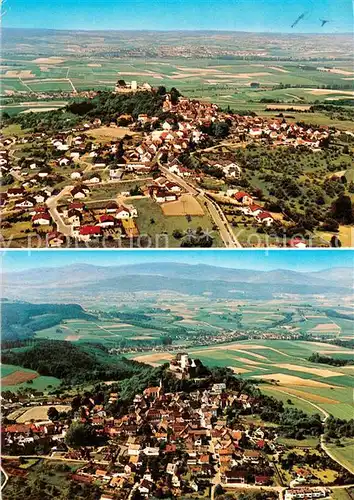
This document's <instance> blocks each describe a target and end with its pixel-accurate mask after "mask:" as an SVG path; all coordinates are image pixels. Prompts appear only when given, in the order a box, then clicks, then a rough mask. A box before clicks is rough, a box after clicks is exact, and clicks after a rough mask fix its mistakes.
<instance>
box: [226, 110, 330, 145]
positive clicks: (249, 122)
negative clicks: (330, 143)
mask: <svg viewBox="0 0 354 500" xmlns="http://www.w3.org/2000/svg"><path fill="white" fill-rule="evenodd" d="M231 121H232V128H231V135H230V138H233V139H235V140H236V141H237V140H238V141H245V142H246V141H247V142H250V141H251V142H260V143H265V144H271V145H273V146H274V147H277V146H292V147H298V146H305V147H307V148H310V149H312V150H320V149H321V143H322V141H324V140H327V139H328V137H329V135H330V132H329V128H328V127H326V126H322V127H317V128H314V127H310V126H308V127H307V126H303V125H297V124H296V123H289V122H287V121H286V120H285V118H268V117H261V116H254V117H253V116H239V115H233V116H232V117H231Z"/></svg>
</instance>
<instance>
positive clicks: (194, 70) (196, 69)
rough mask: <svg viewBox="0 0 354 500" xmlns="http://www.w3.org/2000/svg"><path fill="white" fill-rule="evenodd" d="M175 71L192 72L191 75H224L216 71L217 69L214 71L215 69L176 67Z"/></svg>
mask: <svg viewBox="0 0 354 500" xmlns="http://www.w3.org/2000/svg"><path fill="white" fill-rule="evenodd" d="M176 68H177V69H179V70H180V71H189V72H192V73H201V74H208V73H223V74H225V73H224V72H222V71H220V70H218V69H215V68H211V69H210V68H189V67H183V66H176Z"/></svg>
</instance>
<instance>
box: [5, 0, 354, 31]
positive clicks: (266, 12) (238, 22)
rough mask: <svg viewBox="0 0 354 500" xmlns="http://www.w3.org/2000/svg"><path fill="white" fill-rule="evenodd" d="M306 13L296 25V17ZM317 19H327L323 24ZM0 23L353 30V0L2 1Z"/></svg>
mask: <svg viewBox="0 0 354 500" xmlns="http://www.w3.org/2000/svg"><path fill="white" fill-rule="evenodd" d="M304 12H306V15H305V17H304V19H302V20H301V21H300V22H299V23H298V24H297V26H296V27H295V28H293V29H292V28H291V25H292V24H293V23H294V21H295V20H296V19H297V18H298V17H299V16H300V15H301V14H302V13H304ZM320 19H326V20H330V21H331V22H330V23H328V24H326V25H325V27H324V28H321V23H320ZM2 24H3V26H4V27H13V28H20V27H21V28H48V29H49V28H50V29H83V30H98V29H100V30H105V29H111V30H112V29H113V30H122V29H126V30H129V29H137V30H232V31H260V32H292V33H314V32H332V33H338V32H352V31H353V3H352V0H148V1H146V0H85V1H83V0H60V1H59V2H51V1H48V0H3V15H2Z"/></svg>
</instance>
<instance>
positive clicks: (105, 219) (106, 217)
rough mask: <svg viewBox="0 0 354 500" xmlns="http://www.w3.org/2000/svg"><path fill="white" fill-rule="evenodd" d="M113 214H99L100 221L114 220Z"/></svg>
mask: <svg viewBox="0 0 354 500" xmlns="http://www.w3.org/2000/svg"><path fill="white" fill-rule="evenodd" d="M114 220H115V219H114V217H113V215H101V217H100V222H114Z"/></svg>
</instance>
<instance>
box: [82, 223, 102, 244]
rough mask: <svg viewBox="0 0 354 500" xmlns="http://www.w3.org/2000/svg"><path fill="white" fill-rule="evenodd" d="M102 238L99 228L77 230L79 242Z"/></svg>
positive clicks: (90, 227)
mask: <svg viewBox="0 0 354 500" xmlns="http://www.w3.org/2000/svg"><path fill="white" fill-rule="evenodd" d="M100 236H102V229H101V227H100V226H82V227H80V229H79V239H80V240H81V241H90V240H94V239H97V238H99V237H100Z"/></svg>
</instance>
